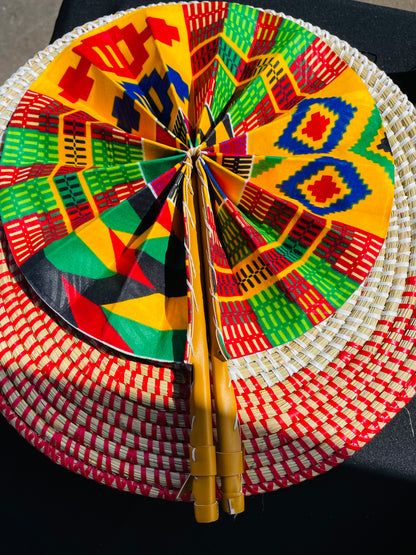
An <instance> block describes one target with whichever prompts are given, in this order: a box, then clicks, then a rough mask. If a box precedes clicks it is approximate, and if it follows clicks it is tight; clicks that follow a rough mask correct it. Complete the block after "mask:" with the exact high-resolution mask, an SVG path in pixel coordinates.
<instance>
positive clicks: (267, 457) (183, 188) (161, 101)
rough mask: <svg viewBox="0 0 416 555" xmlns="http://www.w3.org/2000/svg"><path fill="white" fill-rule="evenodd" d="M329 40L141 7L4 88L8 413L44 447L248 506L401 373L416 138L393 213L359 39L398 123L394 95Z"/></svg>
mask: <svg viewBox="0 0 416 555" xmlns="http://www.w3.org/2000/svg"><path fill="white" fill-rule="evenodd" d="M86 31H89V32H86ZM317 32H319V30H317ZM321 34H322V33H321ZM325 38H326V42H324V41H323V40H322V39H321V38H318V37H317V36H316V34H313V33H312V32H311V31H309V30H307V29H306V28H305V27H303V26H301V25H300V24H299V23H297V22H294V21H292V20H290V19H289V18H286V17H283V16H280V15H278V14H274V13H271V12H265V11H262V10H257V9H254V8H249V7H246V6H241V5H238V4H227V3H218V2H217V3H208V2H206V3H205V2H203V3H199V4H181V5H179V4H169V5H164V6H161V5H159V6H152V7H148V8H142V9H138V10H133V11H131V12H128V13H124V14H119V15H117V16H112V17H109V18H104V19H103V20H100V21H99V22H96V23H95V24H93V25H89V26H86V27H85V28H81V29H78V30H76V31H75V32H74V33H73V34H70V35H67V36H66V37H64V39H63V40H62V41H59V42H58V43H56V44H55V45H52V47H50V49H48V50H46V51H45V52H44V53H41V54H40V55H39V57H38V59H37V61H35V62H33V63H31V64H29V69H25V68H23V69H22V72H23V73H24V74H25V80H26V81H22V80H21V79H20V80H19V75H17V76H16V77H15V78H12V80H10V81H9V82H8V83H7V84H6V85H5V87H4V88H3V95H4V96H5V97H8V98H10V103H9V105H7V106H6V105H5V108H4V112H7V109H8V108H9V107H12V108H13V109H14V108H15V107H16V104H17V103H18V105H17V107H16V109H15V111H14V113H13V115H12V116H11V118H10V122H9V124H8V130H7V133H6V136H5V141H4V148H3V153H2V159H1V189H0V213H1V218H2V223H3V226H4V231H5V236H6V238H7V241H6V242H5V243H4V246H3V258H4V260H3V262H2V274H1V275H2V291H1V295H2V304H3V307H4V310H3V312H2V315H1V319H2V321H1V324H2V327H1V331H2V339H1V341H2V343H1V346H2V348H1V365H2V371H1V373H0V387H1V411H2V413H3V414H4V415H5V416H6V418H8V419H9V421H10V422H11V423H12V424H13V425H14V426H15V427H16V428H17V429H18V431H19V432H20V433H21V434H22V435H24V436H25V437H26V438H27V439H28V440H29V441H31V442H32V443H33V444H35V446H36V447H37V448H38V449H40V450H41V451H43V452H45V453H46V454H47V455H48V456H49V457H51V458H52V459H53V460H56V461H57V462H59V463H60V464H63V465H64V466H66V467H69V468H71V469H73V470H75V471H77V472H80V473H82V474H84V475H86V476H89V477H92V478H94V479H95V480H97V481H99V482H104V483H106V484H108V485H111V486H113V487H117V488H120V489H126V490H129V491H133V492H136V493H142V494H145V495H152V496H158V497H165V498H168V499H176V498H178V497H180V498H183V499H189V498H190V494H189V492H188V491H187V486H188V485H189V484H190V482H192V494H193V498H194V500H195V514H196V518H197V520H199V521H212V520H215V519H216V518H217V510H218V509H217V502H216V499H217V498H219V497H221V498H222V501H223V507H224V508H225V510H227V511H228V512H230V513H238V512H241V511H242V510H243V495H244V494H245V495H247V494H253V493H258V492H259V491H267V490H272V489H276V488H278V487H284V486H287V485H289V484H291V483H295V482H298V481H299V480H301V479H304V478H309V477H312V476H313V475H316V474H317V473H319V472H323V471H325V470H327V469H328V468H330V467H332V466H334V465H336V464H338V463H339V462H341V461H342V460H344V459H345V458H346V457H348V456H349V455H350V454H352V452H354V451H355V450H356V449H358V448H359V447H360V446H361V445H362V444H363V443H365V441H367V440H368V439H370V437H372V435H374V433H376V432H377V431H378V429H379V428H380V426H381V425H382V424H384V423H385V422H386V421H388V420H389V419H390V418H391V416H392V415H393V414H394V413H395V412H397V410H399V408H400V407H401V406H402V405H403V403H404V402H405V401H406V400H408V399H409V398H410V396H411V395H413V379H414V377H413V366H414V363H413V358H414V357H413V342H414V339H413V335H414V332H413V325H414V324H413V320H412V316H413V310H414V302H413V295H412V293H411V290H412V287H413V284H414V277H413V276H414V274H412V271H413V266H412V264H411V263H410V262H409V261H411V260H412V256H413V252H412V250H411V248H410V243H411V231H410V229H409V227H408V221H409V220H408V218H406V215H408V214H409V212H411V208H409V206H410V205H411V202H412V194H413V192H412V189H411V186H410V185H411V183H412V182H411V180H412V179H413V174H412V172H413V171H414V163H413V165H412V164H411V163H410V165H409V167H408V165H407V157H410V162H412V160H413V159H412V158H411V157H412V156H414V153H413V152H411V153H410V154H409V152H410V148H411V145H412V143H411V141H405V144H406V151H405V155H403V156H401V158H400V166H399V169H400V171H401V172H402V174H401V175H400V172H399V176H398V179H397V180H396V188H395V195H396V203H395V205H394V208H393V212H392V216H391V220H390V227H389V218H390V212H391V207H392V203H393V193H394V187H393V181H394V166H393V161H392V160H393V159H392V156H391V153H390V147H389V143H388V141H387V139H386V133H385V130H384V127H383V123H382V119H381V117H380V113H379V110H378V108H377V105H376V103H375V100H373V97H372V96H371V95H370V93H369V92H368V90H367V86H366V85H365V84H364V83H363V82H362V81H361V79H360V78H359V77H358V76H357V74H356V73H355V72H354V71H353V70H352V69H351V68H350V67H349V66H348V63H347V62H350V63H351V65H353V64H356V65H357V66H358V70H359V71H360V73H361V74H363V75H364V74H365V75H366V71H367V72H368V71H370V70H369V69H368V68H370V69H371V71H370V77H371V78H373V75H376V76H377V77H376V78H375V82H374V83H369V87H370V90H371V92H372V93H373V95H374V96H376V97H377V103H378V106H379V108H380V109H381V110H382V114H383V118H384V123H385V126H386V129H387V130H389V129H394V127H393V126H394V125H396V126H400V125H401V122H402V119H403V117H404V116H406V113H405V110H404V109H403V110H402V111H401V113H400V116H398V115H397V114H394V115H393V116H391V113H392V112H391V110H392V108H391V106H390V103H391V102H392V94H393V93H391V91H388V92H386V90H388V88H389V87H390V85H391V83H390V84H389V83H387V88H386V90H384V89H383V87H385V84H384V83H385V80H386V79H387V78H386V77H385V76H384V74H381V72H378V70H377V69H376V68H375V69H374V66H372V65H371V64H369V63H368V62H367V61H366V60H365V59H364V58H362V57H359V56H358V54H357V53H354V56H356V58H355V59H354V58H351V52H352V50H351V49H350V48H349V47H348V46H347V45H342V44H340V43H339V42H338V41H336V39H334V38H331V37H329V36H326V37H325ZM327 43H329V44H332V43H334V45H335V46H338V49H339V50H340V51H339V54H341V56H339V55H338V54H336V53H335V52H334V51H332V50H331V49H330V48H329V46H328V44H327ZM61 50H62V52H61V53H59V54H58V55H56V54H57V52H58V51H61ZM52 54H53V55H52ZM344 59H345V60H344ZM357 60H358V61H357ZM42 64H44V67H43V68H42V69H43V71H40V67H39V66H41V65H42ZM367 64H368V65H367ZM374 72H376V73H374ZM377 72H378V73H377ZM28 75H29V76H30V77H29V78H28ZM27 79H29V80H27ZM16 81H18V82H19V86H18V87H17V88H16V84H15V83H16ZM26 89H28V90H26ZM17 91H21V94H19V92H17ZM374 91H376V93H377V94H376V93H375V92H374ZM395 94H396V95H399V94H400V93H399V92H398V91H396V92H395ZM3 95H2V96H3ZM383 95H384V96H383ZM20 96H21V97H22V98H21V99H20ZM386 99H387V100H386ZM393 100H394V102H393V103H392V105H393V106H395V105H396V101H397V96H396V98H394V99H393ZM402 106H405V102H404V101H403V102H402ZM408 109H410V108H408ZM8 117H9V114H7V119H8ZM389 118H391V119H392V120H393V123H392V124H391V125H392V127H391V128H389V124H390V120H389ZM400 118H402V119H400ZM394 133H395V131H391V130H390V135H389V140H390V143H391V144H392V146H394V147H395V149H396V150H395V154H396V156H397V155H398V154H397V153H399V154H400V155H401V150H400V149H401V148H402V147H401V146H400V145H399V146H398V143H397V141H396V139H395V137H394ZM396 136H397V133H396ZM409 168H410V169H409ZM403 172H404V173H403ZM401 177H402V178H403V179H410V181H409V183H406V184H405V185H406V186H405V189H404V191H403V189H402V186H401V185H402V184H401V182H400V178H401ZM398 213H399V214H400V216H401V218H400V220H399V221H398V220H397V214H398ZM388 229H389V232H388V235H387V241H386V244H385V246H384V247H383V242H384V238H385V236H386V233H387V231H388ZM380 250H381V252H380ZM15 263H16V264H17V267H16V264H15ZM372 268H373V269H372ZM370 271H371V273H370V275H369V272H370ZM23 276H24V278H25V280H23V279H22V277H23ZM367 276H368V277H367ZM363 282H364V285H363V286H362V287H361V288H360V289H358V291H357V292H356V293H354V291H356V289H357V288H358V287H359V286H360V285H361V284H362V283H363ZM27 283H28V284H29V285H30V286H31V288H33V291H34V292H35V293H34V292H33V291H32V289H31V288H29V287H28V286H27ZM351 295H353V296H352V297H351ZM48 307H49V308H51V309H52V311H50V310H49V308H48ZM331 315H333V316H332V317H330V316H331ZM328 317H330V318H329V319H328V320H327V318H328ZM67 324H70V325H71V326H72V328H71V327H68V325H67ZM73 328H75V330H76V331H74V329H73ZM78 331H80V332H82V334H79V333H78ZM84 334H86V335H87V336H89V337H90V338H92V339H88V338H87V339H86V338H85V335H84ZM95 340H98V341H99V344H96V342H95ZM108 347H110V349H108ZM114 350H116V351H118V352H119V353H120V354H118V355H116V354H114V352H115V351H114ZM240 428H241V430H240ZM243 453H244V456H245V460H244V461H243V456H242V455H243ZM189 476H192V477H193V480H190V479H189ZM217 476H218V477H220V478H221V486H220V481H219V480H218V482H217V479H216V477H217Z"/></svg>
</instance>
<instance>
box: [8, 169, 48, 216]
mask: <svg viewBox="0 0 416 555" xmlns="http://www.w3.org/2000/svg"><path fill="white" fill-rule="evenodd" d="M57 207H58V205H57V204H56V202H55V197H54V196H53V194H52V191H51V188H50V186H49V183H48V181H47V178H46V177H35V178H33V179H29V180H28V181H25V182H23V183H16V184H15V185H12V186H11V187H7V188H6V189H0V215H1V218H2V220H3V222H8V221H10V220H14V219H19V218H24V217H25V216H28V215H29V214H44V213H46V212H51V211H52V210H56V209H57Z"/></svg>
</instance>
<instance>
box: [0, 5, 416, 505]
mask: <svg viewBox="0 0 416 555" xmlns="http://www.w3.org/2000/svg"><path fill="white" fill-rule="evenodd" d="M124 13H126V12H122V13H118V14H115V15H112V16H108V17H105V18H102V19H99V20H97V21H95V22H92V23H88V24H86V25H84V26H82V27H80V28H77V29H75V30H74V31H73V32H71V33H69V34H67V35H65V36H64V37H63V38H62V39H60V40H58V41H56V42H55V43H54V44H52V45H51V46H49V47H48V48H46V49H45V50H43V51H42V52H40V53H39V54H38V55H37V56H35V57H34V58H33V59H32V60H30V61H29V62H28V63H27V64H26V65H24V66H23V67H22V68H21V69H19V71H18V72H17V73H15V74H14V75H13V76H12V77H11V78H10V79H9V80H8V81H7V82H6V83H5V85H4V86H3V87H2V88H1V89H0V134H1V136H2V135H3V133H4V131H5V129H6V127H7V124H8V121H9V118H10V116H11V115H12V113H13V111H14V109H15V107H16V105H17V104H18V102H19V100H20V99H21V97H22V96H23V94H24V93H25V91H26V90H27V89H28V88H29V87H30V85H31V83H33V81H34V80H35V79H36V78H37V76H38V75H39V74H40V73H41V72H42V70H43V69H45V67H46V66H47V65H48V63H49V62H50V61H51V60H52V59H53V58H54V57H55V56H56V55H57V54H58V53H59V52H60V51H62V50H63V49H64V48H65V47H66V46H67V45H69V44H70V43H71V42H72V41H73V40H74V39H75V38H77V37H79V36H80V35H82V34H83V33H86V32H88V31H90V30H93V29H96V28H97V27H99V26H101V25H104V24H106V23H108V22H110V21H113V20H115V19H116V18H118V17H120V16H121V15H123V14H124ZM289 19H290V18H289ZM295 21H296V22H297V23H299V24H301V25H303V26H305V27H306V28H307V29H308V30H310V31H312V32H313V33H315V34H316V35H318V36H319V37H321V38H322V39H323V40H324V41H326V42H327V43H328V44H329V45H330V47H331V48H332V49H333V50H334V51H335V52H336V53H337V54H338V55H339V56H340V57H341V58H342V59H343V60H344V61H345V62H347V63H348V64H349V65H350V66H351V67H352V68H353V69H354V70H355V71H356V72H357V74H358V75H359V76H360V77H361V78H362V79H363V80H364V82H365V83H366V85H367V86H368V89H369V91H370V93H371V95H372V96H373V98H374V100H375V102H376V104H377V106H378V108H379V110H380V113H381V115H382V118H383V121H384V125H385V129H386V132H387V137H388V139H389V142H390V146H391V149H392V152H393V156H394V160H395V166H396V182H395V202H394V206H393V211H392V216H391V222H390V227H389V232H388V236H387V239H386V242H385V244H384V247H383V248H382V251H381V253H380V255H379V257H378V259H377V262H376V264H375V266H374V268H373V269H372V271H371V273H370V274H369V276H368V278H367V280H366V281H365V283H364V284H363V285H362V286H361V287H360V289H359V290H358V291H357V292H356V293H355V294H354V295H353V296H352V297H351V298H350V300H349V301H348V302H347V303H346V304H345V305H344V306H343V307H342V308H341V309H339V310H338V311H337V312H336V313H335V314H334V315H333V316H332V317H331V318H329V319H328V320H326V321H325V322H323V323H322V324H320V325H318V326H316V327H315V328H313V330H311V331H310V332H307V333H305V334H304V335H302V336H301V337H300V338H299V339H296V340H294V341H292V342H290V343H286V344H285V345H283V346H281V347H278V348H275V349H272V350H269V351H267V352H264V353H262V354H259V355H253V356H249V357H244V358H240V359H235V360H233V361H231V362H229V363H228V368H229V372H230V376H231V379H232V382H233V385H234V390H235V396H236V400H237V406H238V415H239V420H240V425H241V435H242V440H243V446H244V451H245V463H244V464H245V472H244V474H243V492H244V494H245V495H251V494H256V493H260V492H264V491H271V490H275V489H278V488H282V487H286V486H289V485H291V484H293V483H297V482H300V481H302V480H304V479H307V478H311V477H313V476H315V475H317V474H320V473H322V472H325V471H327V470H329V469H330V468H332V467H334V466H336V465H337V464H339V463H341V462H342V461H344V460H345V459H346V458H348V457H349V456H351V455H352V454H353V453H354V452H355V451H357V450H358V449H359V448H360V447H362V446H363V445H364V444H365V443H366V442H367V441H369V440H370V439H371V438H372V437H373V436H374V435H375V434H376V433H377V432H378V431H379V430H380V429H381V428H382V427H383V426H384V425H385V424H386V423H387V422H388V421H389V420H390V419H391V418H392V417H393V416H394V415H395V414H396V413H397V412H398V411H399V410H400V409H401V408H402V407H403V406H404V405H405V404H406V403H407V402H408V401H409V400H410V398H411V397H412V396H413V395H414V393H415V378H416V345H415V341H416V319H415V309H416V293H415V284H416V263H415V256H416V255H415V241H414V233H415V231H414V229H415V227H414V225H413V222H414V218H415V210H416V188H415V175H416V117H415V116H416V112H415V108H414V107H413V106H412V105H411V104H410V103H409V102H408V101H407V99H406V97H405V96H404V95H403V94H402V93H401V92H400V90H399V89H398V88H397V87H396V86H395V85H394V84H393V83H392V81H391V80H390V79H389V78H388V77H387V76H386V75H385V74H384V73H383V72H382V71H380V70H379V69H378V68H377V67H376V66H375V65H374V64H373V63H371V62H369V61H368V59H367V58H365V57H364V56H363V55H361V54H360V53H359V52H358V51H357V50H355V49H353V48H351V47H350V46H349V45H348V44H346V43H345V42H342V41H340V40H339V39H337V38H336V37H334V36H331V35H330V34H328V33H327V32H325V31H322V30H321V29H319V28H316V27H312V26H310V25H308V24H305V23H304V22H302V21H299V20H295ZM1 240H2V246H1V249H2V250H1V257H0V258H1V260H0V264H1V268H0V280H1V281H0V295H1V305H2V308H1V312H0V357H1V359H0V360H1V362H0V366H1V367H0V411H1V413H2V414H3V415H4V416H5V417H6V418H7V420H8V421H9V422H10V424H11V425H12V426H14V427H15V428H16V430H17V431H18V432H19V434H21V435H22V436H23V437H24V438H25V439H26V440H27V441H28V442H29V443H31V444H32V445H34V446H35V447H36V448H37V449H38V450H39V451H41V452H43V453H44V454H45V455H47V456H48V457H49V458H50V459H52V460H53V461H54V462H56V463H59V464H61V465H63V466H64V467H66V468H68V469H70V470H73V471H74V472H77V473H79V474H82V475H83V476H86V477H88V478H92V479H94V480H96V481H97V482H100V483H104V484H106V485H109V486H112V487H115V488H118V489H120V490H125V491H130V492H133V493H139V494H143V495H147V496H152V497H161V498H165V499H170V500H176V499H178V498H180V499H184V500H189V499H190V494H184V495H182V496H181V497H178V495H179V493H180V490H181V488H182V486H183V484H184V483H185V481H186V479H187V476H188V474H189V453H188V443H189V432H190V424H191V423H190V416H189V394H190V386H191V383H190V373H189V370H188V369H187V368H185V367H182V366H180V365H178V366H177V367H163V366H156V365H148V364H142V363H139V362H137V361H134V360H132V359H129V358H123V357H119V356H117V355H116V354H114V353H112V352H111V351H109V350H106V349H105V348H103V347H102V346H97V345H96V344H94V343H92V342H91V341H90V342H87V341H86V340H85V338H83V337H81V336H79V335H76V334H75V335H74V332H73V331H70V330H69V329H68V328H67V326H66V325H65V324H64V323H63V322H60V321H59V320H57V319H56V316H53V317H52V316H51V314H50V312H49V311H48V309H47V308H45V306H44V305H43V304H42V303H41V302H40V301H39V300H38V299H37V298H36V297H35V295H34V293H32V291H31V290H30V289H29V288H28V287H27V285H26V282H25V281H24V279H23V277H22V275H21V273H20V270H18V268H17V266H16V265H15V263H14V261H13V258H12V256H11V254H10V252H9V249H8V246H7V242H6V241H5V238H4V234H3V233H2V234H1ZM214 419H215V414H214Z"/></svg>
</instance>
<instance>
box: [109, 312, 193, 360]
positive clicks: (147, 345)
mask: <svg viewBox="0 0 416 555" xmlns="http://www.w3.org/2000/svg"><path fill="white" fill-rule="evenodd" d="M103 311H104V314H105V315H106V317H107V319H108V321H109V323H110V325H111V326H112V327H113V328H114V329H115V330H116V331H117V332H118V333H119V334H120V335H121V337H123V339H124V340H125V341H126V343H128V345H129V346H130V347H131V349H132V350H133V351H134V353H136V354H137V355H138V356H140V357H143V358H150V359H156V360H168V361H174V362H182V361H183V359H184V355H185V346H186V329H185V330H163V331H162V330H158V329H154V328H151V327H149V326H145V325H144V324H140V323H139V322H134V321H133V320H130V319H129V318H124V317H123V316H119V315H118V314H113V313H112V312H111V311H110V310H108V309H106V308H103Z"/></svg>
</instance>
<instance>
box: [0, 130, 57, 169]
mask: <svg viewBox="0 0 416 555" xmlns="http://www.w3.org/2000/svg"><path fill="white" fill-rule="evenodd" d="M58 161H59V157H58V135H55V134H53V133H42V132H40V131H36V130H34V129H20V128H16V127H9V129H8V131H7V134H6V141H5V146H4V150H3V155H2V157H1V163H2V164H3V165H4V166H30V165H32V164H34V163H36V164H57V163H58Z"/></svg>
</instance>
